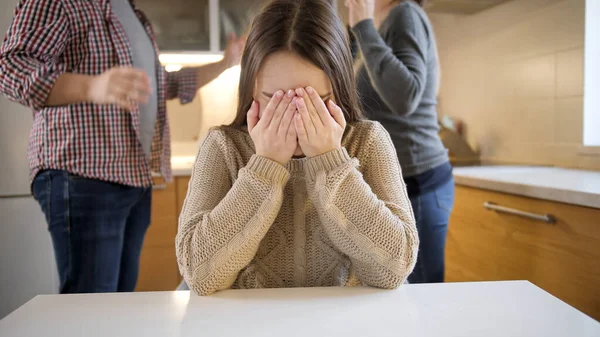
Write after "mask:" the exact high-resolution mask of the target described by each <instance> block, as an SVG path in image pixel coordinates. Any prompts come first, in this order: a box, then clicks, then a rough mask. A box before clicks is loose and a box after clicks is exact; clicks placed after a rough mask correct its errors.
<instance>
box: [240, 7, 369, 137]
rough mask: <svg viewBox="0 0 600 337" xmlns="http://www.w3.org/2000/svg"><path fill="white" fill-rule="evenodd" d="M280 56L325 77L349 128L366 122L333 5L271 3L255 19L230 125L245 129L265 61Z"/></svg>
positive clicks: (249, 34) (341, 25)
mask: <svg viewBox="0 0 600 337" xmlns="http://www.w3.org/2000/svg"><path fill="white" fill-rule="evenodd" d="M278 51H289V52H293V53H295V54H296V55H298V56H300V57H301V58H303V59H305V60H306V61H308V62H311V63H312V64H314V65H315V66H317V67H319V68H320V69H321V70H323V71H324V72H325V74H326V75H327V77H328V78H329V80H330V81H331V86H332V88H333V97H334V98H335V101H336V102H335V103H337V104H338V105H339V106H340V107H341V108H342V111H343V112H344V117H345V118H346V121H347V122H348V123H352V122H356V121H359V120H361V119H362V118H363V116H362V112H361V109H360V106H359V103H358V95H357V91H356V86H355V79H354V71H353V68H352V56H351V55H350V47H349V45H348V40H347V36H346V33H345V28H344V25H343V24H342V22H341V21H340V19H339V17H338V15H337V13H336V11H335V10H334V9H333V7H332V5H331V4H330V3H329V1H325V0H273V1H271V2H269V4H267V5H266V7H264V8H263V10H262V11H261V13H260V14H258V16H256V18H255V19H254V21H253V22H252V26H251V28H250V32H249V33H248V39H247V41H246V47H245V48H244V53H243V55H242V64H241V67H242V69H241V74H240V84H239V102H238V107H237V114H236V117H235V120H234V121H233V123H232V124H231V126H234V127H241V126H244V125H246V123H247V121H246V113H247V112H248V110H249V109H250V105H251V104H252V100H253V92H254V86H255V84H256V75H257V73H258V71H259V69H260V67H261V64H262V62H263V61H264V60H265V59H266V58H267V56H269V55H270V54H272V53H275V52H278ZM281 75H282V76H285V74H281ZM280 89H282V90H285V89H288V88H280Z"/></svg>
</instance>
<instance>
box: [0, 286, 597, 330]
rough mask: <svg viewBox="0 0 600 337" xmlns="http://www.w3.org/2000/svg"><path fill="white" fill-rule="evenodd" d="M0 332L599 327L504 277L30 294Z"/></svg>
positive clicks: (536, 290)
mask: <svg viewBox="0 0 600 337" xmlns="http://www.w3.org/2000/svg"><path fill="white" fill-rule="evenodd" d="M0 336H19V337H28V336H36V337H37V336H62V337H71V336H87V337H95V336H98V337H106V336H111V337H118V336H127V337H130V336H144V337H154V336H222V337H234V336H235V337H238V336H244V337H254V336H260V337H275V336H277V337H279V336H289V337H293V336H328V337H338V336H339V337H342V336H343V337H353V336H361V337H362V336H379V337H386V336H390V337H391V336H394V337H395V336H422V337H428V336H432V337H434V336H435V337H438V336H447V337H452V336H460V337H468V336H477V337H479V336H489V337H494V336H544V337H559V336H560V337H562V336H565V337H571V336H578V337H587V336H589V337H597V336H600V323H599V322H597V321H595V320H594V319H592V318H590V317H588V316H586V315H584V314H583V313H581V312H579V311H577V310H576V309H574V308H572V307H570V306H569V305H567V304H565V303H564V302H562V301H560V300H558V299H557V298H555V297H553V296H551V295H550V294H548V293H546V292H545V291H543V290H541V289H540V288H538V287H536V286H535V285H533V284H531V283H529V282H526V281H508V282H480V283H441V284H411V285H404V286H402V287H400V288H399V289H397V290H380V289H372V288H360V287H356V288H342V287H330V288H304V289H303V288H291V289H261V290H226V291H222V292H219V293H217V294H215V295H213V296H209V297H198V296H193V295H192V296H190V293H189V292H187V291H176V292H154V293H119V294H86V295H51V296H37V297H36V298H34V299H33V300H31V301H29V302H28V303H27V304H25V305H24V306H22V307H21V308H19V309H17V310H16V311H15V312H13V313H12V314H10V315H9V316H7V317H6V318H4V319H3V320H2V321H0Z"/></svg>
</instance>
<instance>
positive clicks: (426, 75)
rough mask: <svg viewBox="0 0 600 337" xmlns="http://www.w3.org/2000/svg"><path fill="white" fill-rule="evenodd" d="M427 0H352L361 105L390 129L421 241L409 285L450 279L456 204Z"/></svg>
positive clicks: (350, 4)
mask: <svg viewBox="0 0 600 337" xmlns="http://www.w3.org/2000/svg"><path fill="white" fill-rule="evenodd" d="M424 3H425V0H412V1H411V0H408V1H402V0H400V1H391V0H346V6H347V7H348V9H349V21H350V22H349V23H350V28H351V32H352V34H353V37H354V41H355V43H356V45H357V47H358V48H357V52H358V55H357V58H356V63H355V70H356V72H357V79H356V80H357V87H358V92H359V94H360V96H361V103H362V107H363V111H364V112H365V114H366V116H367V117H368V118H370V119H372V120H376V121H378V122H380V123H381V124H382V125H383V126H384V127H385V128H386V129H387V131H388V132H389V134H390V136H391V138H392V141H393V143H394V146H395V148H396V151H397V153H398V159H399V161H400V166H401V168H402V171H403V176H404V182H405V183H406V185H407V189H408V194H409V197H410V200H411V203H412V206H413V211H414V213H415V218H416V221H417V229H418V231H419V238H420V241H421V245H420V249H419V256H418V260H417V265H416V267H415V269H414V272H413V273H412V274H411V276H410V277H409V282H411V283H425V282H427V283H429V282H443V281H444V248H445V243H446V234H447V230H448V219H449V217H450V211H451V209H452V207H453V204H454V180H453V178H452V166H451V165H450V162H449V159H448V152H447V150H446V149H445V147H444V145H443V144H442V141H441V139H440V137H439V135H438V131H439V125H438V120H437V111H436V105H437V99H436V97H437V91H438V85H439V69H438V64H439V63H438V54H437V47H436V42H435V35H434V33H433V29H432V26H431V23H430V22H429V19H428V17H427V14H426V13H425V11H424V10H423V8H422V7H423V6H424Z"/></svg>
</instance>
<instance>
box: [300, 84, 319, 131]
mask: <svg viewBox="0 0 600 337" xmlns="http://www.w3.org/2000/svg"><path fill="white" fill-rule="evenodd" d="M296 94H297V95H298V96H300V97H302V98H303V99H304V103H305V105H306V110H307V111H308V115H309V117H310V120H311V121H312V124H313V125H314V126H315V127H318V126H319V125H322V124H323V122H321V118H319V115H318V114H317V110H316V109H315V107H314V105H313V103H312V100H311V99H310V96H309V95H308V93H307V92H306V90H304V88H299V89H296ZM305 122H306V121H305Z"/></svg>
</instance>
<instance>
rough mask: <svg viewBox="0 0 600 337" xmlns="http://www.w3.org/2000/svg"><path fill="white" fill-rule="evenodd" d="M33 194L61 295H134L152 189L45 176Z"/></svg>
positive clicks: (66, 175)
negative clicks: (42, 217)
mask: <svg viewBox="0 0 600 337" xmlns="http://www.w3.org/2000/svg"><path fill="white" fill-rule="evenodd" d="M33 194H34V196H35V199H36V200H37V201H38V203H39V204H40V206H41V208H42V211H43V212H44V215H45V216H46V222H47V223H48V231H49V232H50V236H51V237H52V244H53V246H54V254H55V257H56V266H57V268H58V275H59V279H60V293H61V294H64V293H96V292H116V291H133V290H134V289H135V285H136V282H137V277H138V270H139V261H140V252H141V249H142V244H143V242H144V235H145V234H146V230H147V229H148V226H149V224H150V207H151V198H152V190H151V188H141V187H130V186H124V185H119V184H114V183H109V182H104V181H100V180H95V179H87V178H83V177H80V176H76V175H72V174H70V173H67V172H66V171H60V170H46V171H42V172H40V173H39V174H38V175H37V176H36V178H35V179H34V181H33Z"/></svg>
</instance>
